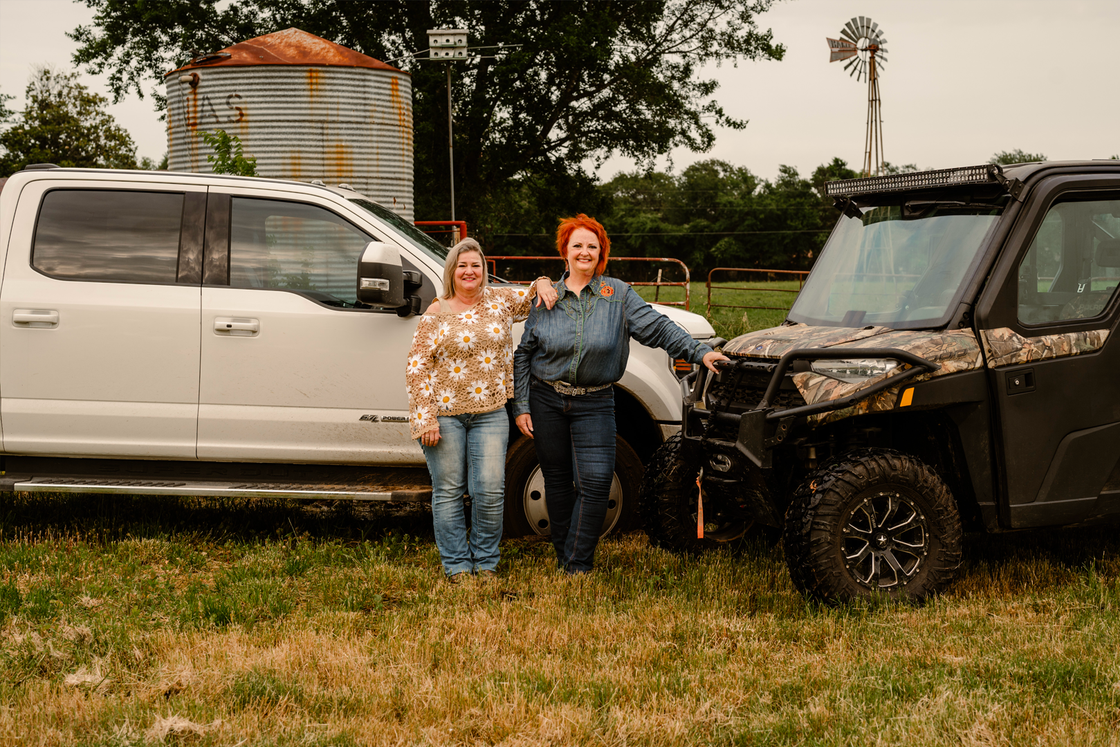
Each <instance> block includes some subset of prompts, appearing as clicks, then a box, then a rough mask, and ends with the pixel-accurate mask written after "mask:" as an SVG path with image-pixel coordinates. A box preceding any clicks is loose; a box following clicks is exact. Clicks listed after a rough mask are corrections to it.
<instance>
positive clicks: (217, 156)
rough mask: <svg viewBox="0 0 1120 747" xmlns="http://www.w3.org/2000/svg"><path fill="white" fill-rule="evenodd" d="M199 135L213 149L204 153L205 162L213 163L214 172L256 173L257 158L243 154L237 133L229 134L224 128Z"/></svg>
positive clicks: (248, 174) (243, 174)
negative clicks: (211, 151)
mask: <svg viewBox="0 0 1120 747" xmlns="http://www.w3.org/2000/svg"><path fill="white" fill-rule="evenodd" d="M200 137H201V138H202V141H203V142H204V143H206V144H207V145H209V146H210V147H211V148H212V149H213V151H214V152H213V153H208V154H206V162H207V163H212V164H214V166H213V169H214V173H215V174H232V175H234V176H256V175H257V159H256V158H255V157H253V156H246V155H245V154H244V152H243V151H242V148H241V138H239V137H237V135H230V134H229V133H228V132H226V131H225V130H215V131H214V132H203V133H201V134H200Z"/></svg>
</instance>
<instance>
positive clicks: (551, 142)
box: [71, 0, 784, 230]
mask: <svg viewBox="0 0 1120 747" xmlns="http://www.w3.org/2000/svg"><path fill="white" fill-rule="evenodd" d="M85 2H86V4H87V5H89V6H90V7H91V8H93V9H94V10H95V17H94V22H93V24H92V25H91V26H82V27H79V28H78V29H76V30H75V31H73V32H72V33H71V37H72V38H73V39H75V40H76V41H77V42H78V43H79V45H80V48H79V50H78V52H77V53H76V55H75V60H76V62H78V63H81V64H86V65H88V66H89V68H90V69H91V70H92V71H93V72H96V73H108V74H109V79H110V83H111V85H112V86H113V90H114V92H115V94H116V95H118V96H120V95H123V94H124V93H126V92H128V91H130V90H135V91H136V92H137V93H140V94H141V95H143V93H144V91H143V90H142V89H143V87H144V86H145V85H146V82H147V81H149V80H154V81H157V82H161V81H162V76H163V74H164V73H165V72H166V71H168V70H171V69H174V68H175V67H177V66H179V65H180V64H182V63H183V62H184V61H185V59H187V58H188V57H189V54H190V52H189V50H204V51H214V50H217V49H220V48H223V47H226V46H229V45H231V44H233V43H236V42H237V41H241V40H244V39H248V38H252V37H256V36H260V35H262V34H266V33H269V32H272V31H277V30H280V29H284V28H287V27H291V26H295V27H298V28H300V29H302V30H304V31H307V32H309V33H312V34H316V35H318V36H321V37H324V38H326V39H329V40H331V41H334V42H337V43H339V44H342V45H344V46H347V47H350V48H352V49H355V50H357V51H360V52H363V53H365V54H368V55H370V56H372V57H375V58H378V59H382V60H400V61H399V62H397V63H395V64H398V65H400V66H402V67H405V68H407V69H408V70H409V72H410V73H411V74H412V84H413V91H414V107H413V115H414V123H415V125H414V127H415V133H414V135H415V140H414V145H415V153H416V169H415V182H416V185H415V186H416V190H415V191H416V199H417V203H416V213H417V216H418V217H429V218H446V217H448V216H449V212H450V211H449V203H448V197H447V194H448V189H447V186H446V185H447V171H448V148H447V127H446V123H447V108H446V106H447V104H446V96H447V92H446V79H445V71H444V67H443V65H442V64H430V63H427V62H417V61H415V60H410V59H409V58H408V55H409V54H410V53H413V52H416V51H418V50H424V49H426V48H427V39H426V34H425V30H426V29H431V28H440V27H444V28H446V27H451V28H463V29H466V30H467V31H468V33H469V40H470V44H471V46H474V47H482V48H487V49H488V50H489V51H490V53H491V54H489V55H480V56H476V57H472V58H471V59H469V60H468V61H465V62H462V63H457V64H456V66H455V68H454V70H453V73H454V85H453V87H452V92H453V97H454V102H455V103H454V106H455V120H456V125H455V144H454V145H455V170H456V174H455V184H456V198H457V203H458V204H457V205H456V212H457V217H465V218H466V219H467V220H468V221H472V222H478V221H479V220H480V219H481V218H483V216H490V215H492V214H501V213H502V210H503V206H507V205H508V202H509V199H510V195H511V194H515V195H517V194H519V195H521V197H522V198H524V197H526V196H528V197H529V198H531V200H532V202H533V203H534V204H531V205H528V206H527V208H528V212H529V213H530V214H531V215H532V216H533V219H534V221H535V222H537V223H539V224H540V225H548V226H550V227H554V226H555V220H556V218H557V216H558V215H559V214H561V213H570V212H573V211H575V210H580V209H586V206H585V205H578V204H576V203H575V202H574V201H573V200H572V199H571V197H570V196H569V195H570V194H571V192H570V190H571V189H572V188H573V186H574V187H575V193H577V194H579V193H586V192H587V190H589V189H590V188H591V187H593V185H594V177H593V175H591V174H589V173H587V171H586V170H585V169H584V167H583V165H582V164H584V163H586V162H589V161H590V162H596V161H597V160H601V159H604V158H606V157H608V156H609V155H611V154H622V155H626V156H629V157H632V158H635V159H638V160H639V161H642V162H645V163H652V160H653V159H654V158H655V157H656V156H658V155H663V154H666V153H668V152H669V151H670V150H671V149H672V148H674V147H678V146H684V147H687V148H691V149H693V150H697V151H703V150H706V149H707V148H709V147H710V146H711V145H712V143H713V141H714V138H715V135H714V131H713V127H714V126H716V125H719V126H726V127H736V128H738V127H743V126H745V124H746V123H745V122H744V121H741V120H737V119H734V118H732V117H729V116H728V115H727V114H726V113H725V112H724V110H723V109H722V107H720V105H719V103H718V102H717V101H716V100H715V99H714V98H713V95H714V93H715V91H716V88H717V84H716V83H715V81H713V80H710V79H704V78H701V77H699V76H698V72H699V70H700V68H701V67H702V66H704V65H707V64H719V63H722V62H730V63H737V62H738V61H739V60H747V59H750V60H759V59H780V58H781V57H782V55H783V52H784V49H783V48H782V47H781V46H780V45H777V44H774V43H773V40H772V35H771V32H769V31H762V30H760V29H758V28H757V26H756V25H755V19H756V16H758V15H759V14H761V13H763V12H764V11H766V10H767V9H768V8H769V7H770V5H771V4H772V3H773V2H774V0H749V1H747V2H743V0H578V1H575V0H573V1H572V2H548V1H547V0H503V1H502V2H481V1H475V2H466V1H464V0H433V1H431V2H370V3H356V2H351V3H342V2H333V1H329V0H306V1H305V2H296V1H294V0H228V1H227V2H221V3H219V2H218V1H217V0H168V1H167V2H162V3H150V2H143V1H141V0H85ZM499 44H502V45H514V46H512V47H510V46H507V47H505V49H507V50H512V51H508V53H503V54H501V55H498V58H497V59H495V58H494V57H493V54H492V53H493V50H494V49H496V48H497V45H499ZM156 95H157V97H158V92H157V94H156ZM538 197H539V198H543V199H540V200H538V199H537V198H538ZM488 220H489V221H490V223H491V224H493V225H492V227H493V228H494V229H505V230H509V229H512V228H517V229H521V230H524V229H526V228H529V226H525V225H518V226H512V225H506V226H504V225H501V224H498V223H496V222H495V221H494V220H493V219H489V218H488ZM484 222H485V221H484ZM534 227H535V226H534Z"/></svg>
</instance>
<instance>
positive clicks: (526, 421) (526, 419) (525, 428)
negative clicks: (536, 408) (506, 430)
mask: <svg viewBox="0 0 1120 747" xmlns="http://www.w3.org/2000/svg"><path fill="white" fill-rule="evenodd" d="M513 422H514V423H516V424H517V430H519V431H521V432H522V433H524V434H525V435H526V436H528V437H529V438H532V437H533V416H532V415H530V414H529V413H527V412H526V413H523V414H521V415H518V416H517V419H516V420H514V421H513Z"/></svg>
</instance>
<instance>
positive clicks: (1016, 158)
mask: <svg viewBox="0 0 1120 747" xmlns="http://www.w3.org/2000/svg"><path fill="white" fill-rule="evenodd" d="M1045 160H1046V156H1044V155H1043V154H1041V153H1024V152H1023V151H1022V150H1020V149H1019V148H1016V149H1015V150H1005V151H1001V152H999V153H996V154H994V155H992V157H991V158H989V159H988V163H998V164H999V165H1001V166H1010V165H1011V164H1013V163H1031V162H1033V161H1045Z"/></svg>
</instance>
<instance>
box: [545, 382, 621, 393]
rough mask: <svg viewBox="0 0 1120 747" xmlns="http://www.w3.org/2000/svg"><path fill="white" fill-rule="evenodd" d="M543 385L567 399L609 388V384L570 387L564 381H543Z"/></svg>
mask: <svg viewBox="0 0 1120 747" xmlns="http://www.w3.org/2000/svg"><path fill="white" fill-rule="evenodd" d="M542 381H543V379H542ZM544 383H546V384H548V385H549V386H550V387H552V388H553V389H555V390H556V393H557V394H563V395H566V396H568V397H580V396H583V395H584V394H587V393H588V392H597V391H599V390H600V389H606V388H607V387H609V386H611V385H610V384H603V385H602V386H572V385H571V384H569V383H567V382H564V381H545V382H544Z"/></svg>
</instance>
